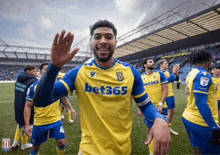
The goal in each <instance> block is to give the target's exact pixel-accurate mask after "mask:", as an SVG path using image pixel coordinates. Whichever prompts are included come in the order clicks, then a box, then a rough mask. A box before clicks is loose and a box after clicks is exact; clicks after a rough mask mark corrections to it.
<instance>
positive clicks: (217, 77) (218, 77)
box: [210, 63, 220, 110]
mask: <svg viewBox="0 0 220 155" xmlns="http://www.w3.org/2000/svg"><path fill="white" fill-rule="evenodd" d="M210 69H211V73H212V75H213V77H212V80H213V82H214V83H215V84H216V85H217V100H218V110H219V109H220V64H218V63H214V64H213V65H211V67H210Z"/></svg>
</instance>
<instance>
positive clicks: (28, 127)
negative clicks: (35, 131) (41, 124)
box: [25, 126, 32, 137]
mask: <svg viewBox="0 0 220 155" xmlns="http://www.w3.org/2000/svg"><path fill="white" fill-rule="evenodd" d="M25 133H26V134H27V135H28V136H29V137H32V128H31V126H25Z"/></svg>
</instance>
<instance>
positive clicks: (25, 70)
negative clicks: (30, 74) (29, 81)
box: [24, 65, 36, 72]
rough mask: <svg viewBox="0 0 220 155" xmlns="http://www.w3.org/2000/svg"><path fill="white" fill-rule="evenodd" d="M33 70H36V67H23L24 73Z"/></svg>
mask: <svg viewBox="0 0 220 155" xmlns="http://www.w3.org/2000/svg"><path fill="white" fill-rule="evenodd" d="M33 69H36V67H35V66H32V65H26V66H25V67H24V72H27V71H28V70H33Z"/></svg>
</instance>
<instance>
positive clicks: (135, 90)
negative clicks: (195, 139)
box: [34, 20, 171, 155]
mask: <svg viewBox="0 0 220 155" xmlns="http://www.w3.org/2000/svg"><path fill="white" fill-rule="evenodd" d="M90 34H91V39H90V41H91V45H90V47H91V50H92V51H93V53H94V55H95V59H94V60H93V61H92V62H91V63H89V64H84V65H80V66H78V67H76V68H74V69H72V70H71V71H70V72H69V73H68V74H67V75H66V76H65V77H64V79H63V80H61V81H58V82H56V83H55V85H54V82H55V80H56V76H57V74H58V72H59V70H60V69H61V68H62V67H63V65H64V64H65V63H67V62H69V61H70V60H71V59H72V58H73V57H74V55H75V54H76V53H77V52H78V51H79V48H76V49H74V50H73V51H72V52H71V51H70V50H71V45H72V42H73V38H74V35H73V34H72V33H68V34H67V35H66V36H65V31H62V33H61V35H60V34H56V36H55V38H54V42H53V46H52V50H51V63H50V64H49V66H48V70H47V72H46V73H45V76H44V77H43V78H42V79H41V81H40V83H39V85H38V87H37V90H36V94H35V97H34V102H35V104H45V103H48V102H49V103H51V102H53V96H57V94H59V95H58V97H59V98H60V97H61V96H66V95H67V94H68V93H69V92H70V91H73V90H74V89H76V91H77V97H78V102H79V106H80V112H81V130H82V139H81V143H80V148H79V154H83V155H85V154H100V155H101V154H130V153H131V139H130V135H131V129H132V111H131V108H132V104H131V103H132V96H133V98H134V100H135V101H136V102H137V105H138V106H139V108H140V109H141V111H142V113H143V114H144V115H145V117H146V118H147V119H149V120H152V121H154V125H153V127H152V129H151V132H150V136H149V137H148V140H147V143H146V144H147V145H148V144H149V143H150V141H151V140H152V138H154V141H155V154H167V153H168V152H169V149H170V146H171V135H170V132H169V127H168V123H167V122H166V121H165V120H164V117H163V116H162V115H161V114H160V112H159V111H158V110H157V108H156V107H155V106H154V105H153V104H152V102H151V101H150V99H149V98H148V95H147V93H146V91H145V89H144V86H143V82H142V80H141V77H140V74H139V73H138V71H137V70H136V69H135V68H134V67H133V66H131V65H130V64H128V63H123V62H121V61H119V60H117V59H114V58H113V53H114V50H115V48H116V43H117V41H116V34H117V30H116V28H115V26H114V25H113V24H112V23H111V22H109V21H107V20H100V21H98V22H96V23H95V24H94V25H92V26H91V30H90ZM52 80H53V81H54V82H53V81H52ZM53 86H54V87H53ZM52 88H53V89H52ZM45 89H46V90H45ZM43 90H44V91H43ZM52 94H53V96H51V95H52ZM55 99H56V98H55Z"/></svg>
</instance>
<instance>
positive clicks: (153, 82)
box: [138, 58, 168, 155]
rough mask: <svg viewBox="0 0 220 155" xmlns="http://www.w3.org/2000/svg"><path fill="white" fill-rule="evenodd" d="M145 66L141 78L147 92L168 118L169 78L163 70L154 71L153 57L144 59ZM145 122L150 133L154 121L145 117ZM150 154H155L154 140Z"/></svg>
mask: <svg viewBox="0 0 220 155" xmlns="http://www.w3.org/2000/svg"><path fill="white" fill-rule="evenodd" d="M143 68H144V69H145V73H143V74H142V75H141V78H142V80H143V82H144V86H145V89H146V91H147V94H148V95H149V97H150V99H151V101H152V103H153V104H154V105H155V106H156V107H157V108H158V110H159V111H160V113H161V114H162V115H163V116H164V118H167V105H166V98H167V95H168V82H167V79H166V77H165V75H164V73H162V72H155V71H154V61H153V59H151V58H147V59H145V60H144V65H143ZM138 115H139V116H140V117H142V116H143V114H142V112H141V111H140V109H139V108H138ZM145 124H147V127H148V133H150V130H151V128H152V126H153V122H152V121H148V120H147V119H145ZM149 150H150V155H153V154H154V140H152V141H151V143H150V144H149Z"/></svg>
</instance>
